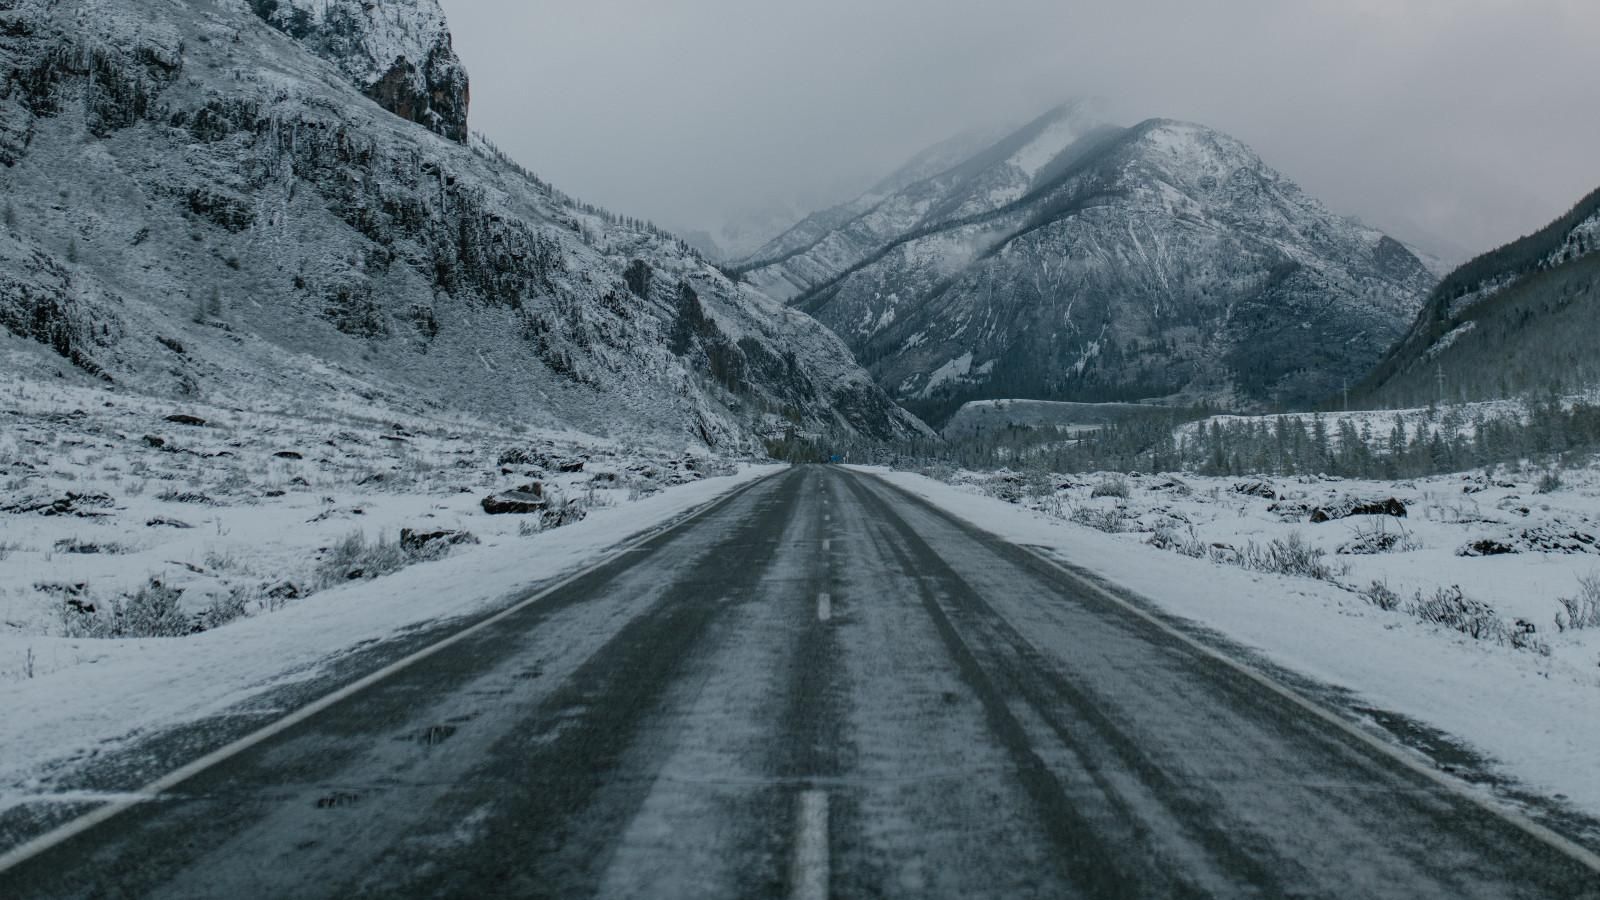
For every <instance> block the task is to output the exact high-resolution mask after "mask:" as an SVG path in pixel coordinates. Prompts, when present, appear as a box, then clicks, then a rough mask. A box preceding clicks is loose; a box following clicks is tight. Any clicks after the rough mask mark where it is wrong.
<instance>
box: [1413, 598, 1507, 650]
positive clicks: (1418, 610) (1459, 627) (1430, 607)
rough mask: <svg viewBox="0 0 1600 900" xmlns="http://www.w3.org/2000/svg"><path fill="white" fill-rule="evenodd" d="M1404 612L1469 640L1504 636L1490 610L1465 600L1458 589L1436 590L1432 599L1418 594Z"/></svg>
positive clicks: (1503, 626) (1501, 624)
mask: <svg viewBox="0 0 1600 900" xmlns="http://www.w3.org/2000/svg"><path fill="white" fill-rule="evenodd" d="M1407 611H1408V612H1410V613H1411V615H1413V616H1415V617H1416V618H1418V619H1420V620H1422V621H1424V622H1427V623H1429V624H1432V625H1443V626H1445V627H1446V628H1449V629H1452V630H1454V631H1459V632H1461V633H1462V634H1464V635H1466V636H1467V637H1470V638H1472V639H1473V640H1479V641H1483V640H1500V639H1503V638H1505V637H1506V634H1507V629H1506V624H1505V621H1504V620H1502V619H1501V618H1500V615H1499V614H1498V613H1496V612H1495V611H1494V607H1492V606H1490V605H1489V604H1487V603H1484V602H1482V601H1480V600H1473V599H1470V598H1468V597H1467V596H1466V595H1464V594H1462V592H1461V588H1460V587H1459V586H1451V587H1448V588H1439V589H1438V590H1436V591H1434V592H1433V596H1432V597H1424V596H1423V594H1422V592H1421V591H1418V592H1417V596H1416V598H1415V599H1414V600H1412V601H1411V606H1410V608H1409V609H1408V610H1407Z"/></svg>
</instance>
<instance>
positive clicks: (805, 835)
mask: <svg viewBox="0 0 1600 900" xmlns="http://www.w3.org/2000/svg"><path fill="white" fill-rule="evenodd" d="M798 813H799V815H798V816H797V818H798V820H799V821H798V822H797V823H796V824H797V825H798V828H796V830H795V837H794V884H793V886H792V888H791V890H790V892H789V896H790V897H791V898H793V900H827V898H828V882H829V881H830V880H832V879H831V878H830V874H831V873H830V872H829V869H830V866H829V862H828V792H827V791H818V790H808V791H801V792H800V800H799V809H798Z"/></svg>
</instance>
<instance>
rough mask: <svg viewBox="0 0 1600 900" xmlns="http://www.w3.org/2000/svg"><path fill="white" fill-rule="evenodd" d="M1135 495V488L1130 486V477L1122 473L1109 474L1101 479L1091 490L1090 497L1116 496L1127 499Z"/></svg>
mask: <svg viewBox="0 0 1600 900" xmlns="http://www.w3.org/2000/svg"><path fill="white" fill-rule="evenodd" d="M1132 495H1133V490H1132V488H1130V487H1129V486H1128V479H1126V478H1124V477H1122V476H1121V475H1108V476H1106V477H1105V478H1102V479H1100V481H1099V482H1097V483H1096V484H1095V486H1094V490H1092V491H1090V492H1089V496H1090V497H1116V498H1118V499H1120V500H1126V499H1128V498H1129V497H1130V496H1132Z"/></svg>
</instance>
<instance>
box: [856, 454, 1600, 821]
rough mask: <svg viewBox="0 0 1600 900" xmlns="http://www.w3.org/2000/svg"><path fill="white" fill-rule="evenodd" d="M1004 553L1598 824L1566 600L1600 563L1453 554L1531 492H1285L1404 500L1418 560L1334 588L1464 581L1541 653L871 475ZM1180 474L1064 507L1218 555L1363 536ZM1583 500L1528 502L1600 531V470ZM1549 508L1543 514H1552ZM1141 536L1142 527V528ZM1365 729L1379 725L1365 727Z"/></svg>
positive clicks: (1083, 494)
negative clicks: (1287, 673)
mask: <svg viewBox="0 0 1600 900" xmlns="http://www.w3.org/2000/svg"><path fill="white" fill-rule="evenodd" d="M864 471H871V472H873V473H874V474H877V475H880V476H881V477H883V478H886V479H888V480H889V481H891V482H892V483H894V484H897V485H899V486H901V487H903V488H905V489H907V490H909V491H911V492H912V493H914V494H917V495H918V496H921V497H924V498H926V499H928V500H930V501H931V502H933V503H935V504H937V505H939V506H941V507H943V508H945V509H947V510H949V511H950V512H952V513H954V514H956V515H958V516H960V517H962V518H964V519H966V520H968V521H970V522H972V523H974V524H976V525H978V526H979V527H982V528H984V529H986V530H988V531H991V532H993V533H995V534H997V535H999V536H1000V537H1003V538H1005V539H1007V540H1010V541H1013V542H1016V543H1020V544H1025V545H1034V546H1039V547H1042V548H1044V549H1046V550H1047V551H1048V552H1050V553H1051V554H1053V555H1055V556H1057V557H1058V558H1060V559H1062V560H1064V561H1066V562H1069V563H1071V564H1073V565H1076V566H1080V567H1082V568H1084V569H1087V570H1089V571H1091V572H1093V573H1095V574H1096V575H1099V576H1101V577H1103V578H1105V579H1107V580H1108V581H1110V582H1112V583H1114V584H1117V585H1120V586H1122V587H1124V588H1126V589H1128V590H1131V591H1133V592H1135V593H1137V594H1138V595H1140V596H1142V597H1143V598H1146V599H1147V600H1148V602H1150V603H1152V604H1154V605H1155V606H1157V607H1159V608H1161V609H1163V610H1165V611H1167V612H1169V613H1171V614H1174V615H1176V616H1179V617H1181V618H1183V619H1187V620H1189V621H1192V622H1195V623H1197V624H1199V625H1201V626H1204V627H1206V628H1209V629H1214V630H1215V631H1218V632H1220V633H1221V634H1223V635H1225V636H1226V637H1228V638H1231V639H1232V640H1234V641H1236V642H1238V643H1241V644H1243V645H1245V646H1247V647H1249V648H1252V649H1254V650H1257V651H1259V652H1261V653H1262V654H1264V656H1265V658H1267V659H1269V660H1270V661H1272V662H1273V663H1275V664H1277V665H1281V666H1283V667H1285V668H1288V669H1290V670H1293V671H1296V672H1299V673H1301V674H1303V675H1306V676H1308V677H1310V678H1312V679H1315V680H1317V681H1320V682H1322V683H1325V684H1328V685H1332V686H1335V687H1338V688H1343V689H1345V690H1348V691H1350V692H1353V694H1354V696H1355V701H1354V702H1356V703H1359V704H1364V705H1367V706H1371V707H1373V708H1377V709H1382V710H1386V711H1389V712H1394V713H1399V714H1402V715H1404V716H1407V717H1409V718H1411V719H1414V720H1416V721H1420V722H1423V723H1425V724H1427V725H1430V726H1433V727H1434V728H1437V729H1439V730H1441V731H1443V732H1445V733H1447V734H1450V735H1453V736H1454V737H1455V738H1456V739H1458V740H1460V741H1463V742H1465V743H1466V744H1468V745H1470V746H1471V747H1473V748H1475V749H1476V750H1478V751H1479V752H1481V753H1482V754H1484V755H1485V756H1486V757H1487V758H1488V759H1490V760H1492V761H1493V764H1494V766H1495V767H1496V769H1497V772H1496V774H1499V775H1502V776H1507V777H1509V778H1511V779H1513V780H1515V781H1516V782H1519V783H1520V784H1521V785H1522V786H1525V787H1527V788H1531V789H1533V790H1534V791H1537V792H1539V793H1541V794H1544V795H1545V796H1547V797H1553V798H1555V799H1556V800H1558V801H1564V802H1566V803H1568V804H1570V805H1571V806H1572V807H1573V808H1575V809H1577V810H1579V811H1581V812H1583V813H1586V814H1589V815H1595V814H1600V767H1596V766H1595V764H1594V748H1595V747H1597V746H1600V669H1597V668H1596V658H1597V655H1600V633H1597V632H1595V631H1592V630H1591V631H1582V632H1571V631H1568V632H1565V633H1559V632H1557V630H1556V628H1555V627H1553V618H1554V615H1555V613H1556V611H1557V609H1558V608H1559V607H1558V606H1557V605H1556V602H1555V598H1556V597H1559V596H1570V595H1572V594H1574V593H1576V591H1577V588H1578V582H1577V579H1578V577H1579V576H1582V575H1587V574H1589V573H1590V572H1593V571H1596V570H1600V556H1593V555H1587V554H1576V555H1557V554H1538V553H1531V554H1521V555H1516V556H1504V557H1494V558H1485V559H1462V558H1460V557H1457V556H1455V554H1454V549H1455V547H1456V546H1457V544H1458V543H1459V542H1460V541H1463V540H1465V539H1466V538H1467V537H1468V536H1471V535H1475V534H1479V533H1482V531H1483V530H1484V528H1485V527H1488V528H1489V529H1490V530H1493V528H1494V527H1495V526H1492V525H1490V526H1484V525H1482V524H1475V523H1470V522H1463V521H1462V520H1463V519H1466V518H1470V517H1471V516H1470V515H1469V514H1474V513H1480V512H1482V513H1487V515H1488V516H1489V517H1491V518H1506V519H1508V520H1515V521H1516V522H1518V523H1522V522H1523V521H1525V520H1524V518H1523V517H1522V516H1521V515H1520V513H1517V512H1515V511H1512V512H1505V511H1502V510H1501V509H1500V507H1501V506H1502V505H1503V503H1502V502H1503V501H1505V500H1507V499H1508V498H1510V497H1512V496H1513V495H1515V496H1518V497H1527V495H1528V494H1529V493H1530V491H1529V490H1528V487H1529V486H1528V485H1527V484H1525V483H1524V484H1518V485H1514V486H1513V487H1509V488H1499V487H1488V488H1486V489H1483V490H1482V491H1481V492H1480V493H1476V494H1473V495H1464V494H1463V493H1462V489H1463V486H1469V487H1471V488H1473V489H1475V490H1477V489H1479V488H1480V487H1481V485H1479V484H1478V483H1476V482H1474V481H1463V480H1462V478H1461V477H1460V476H1455V477H1452V478H1439V479H1430V480H1427V481H1424V482H1420V483H1418V484H1416V485H1415V486H1403V485H1394V484H1380V483H1367V484H1361V483H1346V482H1333V481H1318V482H1316V483H1314V484H1310V485H1304V486H1301V485H1282V484H1280V485H1278V486H1279V487H1280V488H1284V489H1286V490H1289V491H1291V492H1304V493H1305V494H1307V495H1316V496H1323V495H1325V494H1342V493H1351V494H1361V495H1363V496H1366V495H1378V496H1389V495H1390V493H1391V492H1398V494H1399V496H1401V497H1403V498H1405V499H1407V500H1409V501H1410V502H1412V503H1413V504H1414V505H1413V506H1412V511H1411V516H1410V517H1408V518H1407V519H1405V520H1403V521H1401V522H1396V523H1395V524H1394V525H1391V526H1390V527H1391V528H1392V527H1403V528H1404V529H1406V530H1407V531H1408V532H1410V533H1411V534H1412V535H1413V536H1414V537H1415V538H1416V539H1418V540H1419V541H1420V542H1421V544H1422V549H1421V550H1417V551H1414V552H1407V553H1394V554H1387V555H1381V556H1368V557H1336V558H1335V559H1336V561H1339V562H1343V561H1348V562H1349V563H1350V565H1351V569H1350V571H1349V573H1348V574H1347V575H1345V576H1343V577H1341V578H1340V579H1339V580H1340V582H1341V583H1343V584H1346V585H1350V586H1359V585H1365V584H1367V583H1369V582H1370V581H1372V580H1375V579H1386V580H1387V581H1388V582H1389V585H1390V587H1391V588H1392V589H1394V590H1395V591H1397V592H1398V593H1400V594H1402V596H1406V595H1408V593H1409V592H1410V591H1412V590H1424V591H1428V592H1430V593H1431V591H1432V590H1434V589H1435V588H1437V587H1440V586H1446V585H1451V584H1461V585H1463V586H1464V587H1465V588H1466V591H1467V595H1468V596H1469V597H1473V598H1476V599H1481V600H1485V601H1488V602H1490V603H1491V604H1492V605H1494V606H1495V607H1496V609H1497V610H1499V611H1500V613H1501V614H1502V615H1503V616H1505V617H1506V618H1507V619H1508V620H1509V619H1510V618H1512V617H1517V618H1526V619H1527V620H1528V621H1529V622H1531V623H1533V624H1534V625H1535V626H1536V627H1537V629H1538V630H1537V634H1536V637H1537V638H1538V639H1539V640H1542V641H1544V642H1546V643H1547V644H1548V645H1549V647H1550V655H1549V656H1545V655H1541V654H1540V653H1537V652H1532V651H1528V650H1517V649H1513V648H1512V647H1510V646H1507V645H1505V644H1500V643H1496V642H1490V641H1474V640H1471V639H1469V638H1467V637H1465V636H1464V635H1460V634H1458V633H1456V632H1453V631H1447V630H1444V629H1442V628H1441V627H1439V626H1431V625H1426V624H1423V623H1421V622H1419V621H1417V620H1415V619H1412V618H1411V617H1409V616H1407V615H1405V614H1403V613H1401V612H1383V611H1381V610H1379V609H1377V608H1376V607H1374V606H1371V605H1369V604H1368V603H1367V602H1366V601H1364V600H1363V599H1362V598H1361V597H1360V596H1358V595H1357V594H1356V593H1354V592H1353V591H1352V590H1350V589H1348V588H1347V587H1341V586H1339V585H1335V584H1330V583H1327V582H1323V581H1313V580H1310V579H1305V578H1292V577H1286V576H1279V575H1268V574H1262V573H1256V572H1250V571H1247V570H1244V569H1241V568H1237V567H1234V566H1225V565H1221V564H1218V563H1214V562H1211V561H1209V560H1204V559H1193V558H1189V557H1187V556H1183V555H1180V554H1178V553H1174V552H1170V551H1166V550H1161V549H1157V548H1155V547H1152V546H1149V545H1147V544H1146V540H1147V539H1148V537H1149V534H1148V533H1147V532H1135V533H1123V534H1107V533H1102V532H1100V531H1097V530H1094V529H1091V528H1088V527H1084V526H1080V525H1076V524H1073V523H1071V522H1068V521H1065V520H1063V519H1062V518H1060V517H1059V515H1056V514H1053V512H1052V511H1049V507H1050V506H1051V505H1052V504H1053V503H1054V504H1056V505H1055V511H1060V509H1061V505H1060V504H1059V503H1058V502H1057V501H1053V500H1051V499H1049V498H1046V499H1045V500H1044V501H1043V503H1042V505H1041V504H1035V506H1038V507H1040V508H1034V509H1029V508H1026V507H1024V506H1021V505H1016V504H1012V503H1008V502H1005V501H1003V500H1000V499H996V498H995V497H993V496H988V495H987V494H986V493H985V492H984V491H983V490H982V489H981V488H980V487H979V485H978V484H977V483H976V482H979V481H981V480H982V478H981V476H959V475H958V476H956V477H957V478H958V480H962V479H964V483H961V484H955V485H952V484H947V483H942V482H940V481H935V480H933V479H931V478H928V477H924V476H921V475H915V474H910V473H900V472H889V471H886V470H874V469H864ZM1172 480H1173V479H1171V478H1169V477H1164V476H1163V477H1150V478H1144V479H1135V480H1134V482H1135V484H1134V490H1133V499H1132V500H1131V501H1119V500H1115V499H1110V498H1107V499H1101V500H1098V501H1095V500H1091V499H1090V498H1089V497H1088V493H1089V489H1088V488H1087V487H1075V488H1072V489H1070V490H1069V491H1066V492H1064V496H1065V497H1066V498H1067V499H1066V502H1070V503H1075V504H1092V503H1098V504H1101V505H1103V506H1105V507H1112V506H1115V505H1119V504H1121V505H1126V506H1128V507H1130V508H1129V509H1128V510H1127V512H1128V514H1136V515H1137V517H1138V521H1140V522H1142V523H1148V522H1150V521H1152V520H1154V519H1156V518H1160V517H1168V518H1169V519H1176V518H1177V517H1183V518H1188V519H1190V520H1192V521H1193V522H1194V523H1196V529H1197V532H1198V534H1199V535H1200V538H1201V539H1202V540H1203V541H1205V542H1207V543H1211V542H1223V541H1230V540H1231V541H1234V542H1239V541H1241V540H1244V539H1253V540H1258V541H1266V540H1270V539H1272V538H1274V537H1280V538H1281V537H1283V536H1286V535H1287V534H1289V533H1291V532H1299V533H1301V534H1302V535H1304V536H1305V537H1307V538H1308V539H1309V540H1310V541H1312V542H1313V543H1314V544H1316V545H1318V546H1323V547H1326V548H1328V549H1330V550H1331V549H1332V548H1333V547H1334V546H1336V545H1337V544H1339V543H1341V542H1344V541H1347V540H1349V539H1350V538H1351V536H1352V533H1353V528H1354V526H1353V525H1351V524H1350V523H1349V520H1346V522H1345V523H1343V524H1341V523H1329V524H1325V525H1320V526H1312V525H1306V524H1299V523H1286V522H1284V521H1282V520H1281V519H1280V518H1278V517H1276V516H1273V515H1270V514H1268V513H1267V512H1266V506H1267V504H1268V502H1269V501H1267V500H1265V499H1262V498H1253V497H1247V496H1244V495H1240V494H1236V493H1234V492H1233V490H1232V486H1233V484H1234V483H1235V482H1233V481H1221V480H1215V479H1203V478H1194V477H1190V476H1183V477H1182V479H1181V481H1182V482H1183V483H1184V484H1185V485H1186V487H1187V489H1188V490H1189V493H1187V494H1182V493H1180V492H1175V491H1173V490H1171V489H1163V488H1161V487H1160V486H1161V485H1163V484H1164V483H1168V482H1171V481H1172ZM1568 480H1569V481H1573V480H1577V481H1578V487H1576V488H1569V489H1567V490H1563V491H1561V492H1558V493H1556V494H1552V495H1548V496H1545V497H1541V498H1539V500H1538V501H1537V502H1527V503H1523V502H1520V501H1513V502H1515V503H1516V506H1515V509H1521V508H1522V507H1523V506H1528V507H1531V508H1532V511H1531V512H1530V513H1529V516H1528V518H1527V521H1552V520H1564V521H1567V522H1569V523H1583V525H1584V527H1592V526H1593V523H1595V522H1596V521H1600V471H1597V470H1595V469H1590V470H1588V471H1586V472H1585V473H1584V474H1583V476H1582V478H1581V479H1573V478H1569V479H1568ZM1546 507H1548V508H1546ZM1136 527H1139V526H1136ZM1369 724H1370V723H1369Z"/></svg>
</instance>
